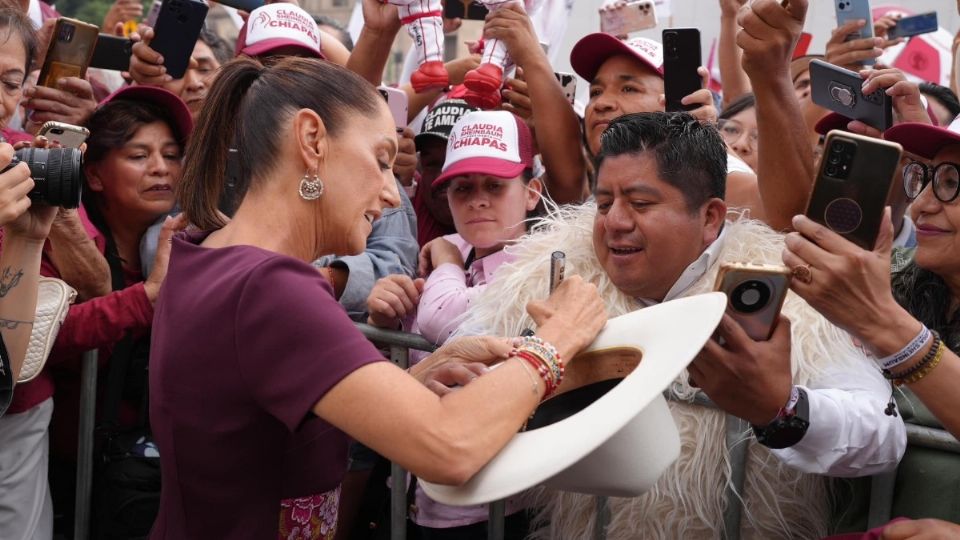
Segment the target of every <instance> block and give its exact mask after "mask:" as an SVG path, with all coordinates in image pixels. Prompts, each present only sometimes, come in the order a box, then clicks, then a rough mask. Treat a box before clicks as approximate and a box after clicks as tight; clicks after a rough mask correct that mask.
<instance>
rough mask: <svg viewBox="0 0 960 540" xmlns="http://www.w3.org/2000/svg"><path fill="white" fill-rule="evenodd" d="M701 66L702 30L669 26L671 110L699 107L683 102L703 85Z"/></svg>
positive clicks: (666, 80)
mask: <svg viewBox="0 0 960 540" xmlns="http://www.w3.org/2000/svg"><path fill="white" fill-rule="evenodd" d="M701 65H703V64H702V60H701V57H700V30H697V29H696V28H667V29H666V30H664V31H663V90H664V92H663V93H664V94H665V96H666V100H667V110H668V111H688V110H691V109H695V108H697V106H696V105H684V104H682V103H680V101H681V100H682V99H683V98H685V97H687V96H689V95H690V94H692V93H694V92H696V91H697V90H700V88H702V85H703V81H702V80H701V79H700V74H699V73H697V68H699V67H700V66H701Z"/></svg>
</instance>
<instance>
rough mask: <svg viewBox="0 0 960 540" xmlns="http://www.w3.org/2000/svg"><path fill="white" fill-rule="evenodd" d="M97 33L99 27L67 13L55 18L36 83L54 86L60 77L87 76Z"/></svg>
mask: <svg viewBox="0 0 960 540" xmlns="http://www.w3.org/2000/svg"><path fill="white" fill-rule="evenodd" d="M99 37H100V29H99V28H97V27H96V26H94V25H92V24H89V23H85V22H83V21H78V20H76V19H70V18H67V17H60V18H59V19H57V24H56V26H55V27H54V28H53V32H52V33H51V35H50V45H49V46H48V47H47V56H46V58H44V60H43V67H42V68H41V69H40V77H39V78H38V79H37V84H38V85H39V86H46V87H49V88H56V85H57V81H58V80H59V79H61V78H63V77H80V78H83V77H84V76H86V74H87V66H89V65H90V59H91V58H92V57H93V49H94V48H95V47H96V45H97V39H98V38H99Z"/></svg>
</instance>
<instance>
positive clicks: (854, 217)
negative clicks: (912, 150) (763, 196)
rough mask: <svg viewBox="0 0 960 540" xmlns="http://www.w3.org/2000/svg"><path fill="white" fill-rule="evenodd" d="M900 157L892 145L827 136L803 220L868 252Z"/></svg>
mask: <svg viewBox="0 0 960 540" xmlns="http://www.w3.org/2000/svg"><path fill="white" fill-rule="evenodd" d="M902 153H903V148H902V147H901V146H900V145H899V144H897V143H894V142H890V141H884V140H882V139H874V138H872V137H864V136H862V135H857V134H855V133H847V132H845V131H840V130H833V131H831V132H829V133H827V138H826V141H824V145H823V155H822V156H821V157H820V166H819V168H818V172H817V179H816V181H815V182H814V185H813V191H812V193H811V194H810V202H809V203H808V204H807V211H806V215H807V217H809V218H810V219H812V220H813V221H816V222H817V223H820V224H822V225H824V226H826V227H827V228H829V229H830V230H832V231H833V232H835V233H837V234H839V235H841V236H843V237H844V238H846V239H847V240H850V241H851V242H853V243H855V244H857V245H858V246H860V247H862V248H863V249H867V250H872V249H873V248H874V245H875V244H876V243H877V234H879V232H880V224H881V222H882V220H883V208H884V207H885V206H886V204H887V197H888V196H889V194H890V190H891V189H892V188H893V187H894V186H895V183H894V181H893V177H894V175H895V174H896V172H897V171H898V170H899V164H900V155H901V154H902Z"/></svg>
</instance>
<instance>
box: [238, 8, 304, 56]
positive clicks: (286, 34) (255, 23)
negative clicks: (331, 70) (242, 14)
mask: <svg viewBox="0 0 960 540" xmlns="http://www.w3.org/2000/svg"><path fill="white" fill-rule="evenodd" d="M243 37H244V48H246V47H251V46H253V45H257V44H260V43H263V42H265V41H268V40H283V41H286V42H287V44H290V45H293V44H298V45H302V46H304V47H307V48H309V49H311V50H314V51H316V52H317V53H318V54H319V53H320V29H319V27H318V26H317V23H316V22H315V21H314V20H313V17H312V16H311V15H310V14H309V13H307V12H306V11H304V10H303V9H302V8H300V7H299V6H296V5H293V4H287V3H280V4H267V5H264V6H260V7H258V8H257V9H255V10H253V11H252V12H250V17H249V19H248V20H247V24H246V33H245V35H244V36H243ZM277 45H278V46H281V45H283V44H282V43H278V44H277Z"/></svg>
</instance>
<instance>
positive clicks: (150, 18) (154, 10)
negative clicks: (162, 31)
mask: <svg viewBox="0 0 960 540" xmlns="http://www.w3.org/2000/svg"><path fill="white" fill-rule="evenodd" d="M161 7H163V2H161V1H160V0H153V4H151V5H150V11H148V12H147V18H146V19H144V20H143V21H144V24H146V25H147V26H149V27H150V28H153V27H155V26H157V17H159V16H160V8H161Z"/></svg>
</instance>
